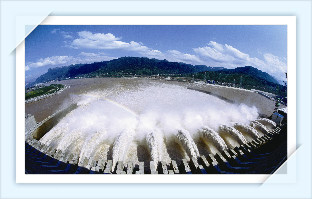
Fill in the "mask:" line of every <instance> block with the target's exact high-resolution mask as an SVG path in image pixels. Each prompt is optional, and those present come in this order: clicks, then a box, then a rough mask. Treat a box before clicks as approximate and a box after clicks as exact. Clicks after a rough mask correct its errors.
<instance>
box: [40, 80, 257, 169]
mask: <svg viewBox="0 0 312 199" xmlns="http://www.w3.org/2000/svg"><path fill="white" fill-rule="evenodd" d="M73 99H74V100H75V101H76V103H77V105H78V107H77V108H76V109H75V110H73V111H71V112H70V113H69V114H67V115H66V116H65V117H64V118H63V119H62V120H61V121H60V122H59V123H58V124H57V125H56V126H55V127H53V128H52V129H51V130H50V131H49V132H48V133H46V134H45V136H43V137H42V138H41V140H40V142H42V143H44V144H46V145H48V146H52V147H53V148H55V149H58V150H62V151H63V152H65V153H66V154H77V155H78V156H79V157H80V158H79V162H80V163H82V161H83V160H84V159H85V158H89V159H92V160H95V161H97V160H99V159H101V160H107V159H108V158H112V160H113V166H115V165H116V163H117V161H123V162H124V163H126V162H127V161H130V160H134V159H142V157H141V158H139V157H135V156H139V155H140V153H138V152H134V151H133V146H137V145H136V144H138V143H145V145H146V146H147V148H148V150H149V152H150V156H151V157H150V159H151V160H153V161H154V162H155V165H156V166H157V162H158V161H165V162H170V158H171V157H169V156H170V155H169V154H168V152H167V150H168V148H167V147H169V146H168V143H170V141H171V140H172V138H177V139H178V140H179V142H180V143H181V145H182V146H183V148H184V150H185V151H186V152H187V153H188V155H189V156H190V157H198V156H200V155H201V154H200V153H199V150H198V148H197V145H196V143H195V142H194V140H193V137H196V136H197V135H198V132H202V135H203V137H205V139H209V140H211V141H212V142H213V143H214V144H215V145H216V146H217V147H218V150H225V149H227V147H228V146H227V145H226V144H225V142H224V140H223V139H222V138H221V137H220V136H219V134H218V133H217V131H218V129H219V126H222V125H227V126H229V127H227V128H225V127H223V128H222V130H226V132H228V134H229V135H230V136H232V137H234V139H236V140H238V142H239V143H245V142H246V139H245V138H244V137H243V136H242V134H241V133H240V132H239V131H237V130H235V129H234V128H233V127H231V126H233V123H235V122H239V123H243V124H248V123H249V122H250V121H252V120H255V119H256V118H257V117H258V112H257V109H256V108H255V107H248V106H247V105H245V104H231V103H228V102H225V101H223V100H221V99H219V98H217V97H214V96H211V95H208V94H205V93H201V92H198V91H193V90H189V89H186V88H185V87H182V86H176V85H172V84H163V83H156V82H153V83H145V84H142V85H135V86H128V87H127V88H125V87H123V86H120V85H118V86H116V87H112V88H110V89H105V90H98V91H92V92H89V93H85V94H81V95H76V96H74V97H73ZM130 149H131V150H130ZM171 151H172V150H171ZM129 156H131V157H129ZM143 158H144V157H143ZM113 168H114V167H113Z"/></svg>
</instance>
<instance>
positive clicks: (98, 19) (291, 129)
mask: <svg viewBox="0 0 312 199" xmlns="http://www.w3.org/2000/svg"><path fill="white" fill-rule="evenodd" d="M40 25H287V75H288V83H287V86H288V87H287V93H288V126H287V156H288V157H290V155H291V154H292V153H293V152H295V150H296V17H295V16H48V17H47V18H46V19H45V20H44V21H43V22H42V23H41V24H40ZM21 68H22V69H23V70H20V69H21ZM24 99H25V40H24V41H23V42H22V43H21V44H20V45H19V46H18V47H17V48H16V183H263V182H265V180H266V179H267V178H268V177H270V175H267V174H226V175H220V174H209V175H183V174H181V175H105V176H103V175H74V174H25V100H24ZM288 172H289V171H288ZM273 175H274V174H273ZM277 175H287V174H277ZM281 183H282V182H281Z"/></svg>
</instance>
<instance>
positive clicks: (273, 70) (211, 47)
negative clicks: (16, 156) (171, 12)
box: [25, 25, 287, 82]
mask: <svg viewBox="0 0 312 199" xmlns="http://www.w3.org/2000/svg"><path fill="white" fill-rule="evenodd" d="M25 45H26V52H25V53H26V57H25V59H26V60H25V61H26V67H25V72H26V82H27V81H34V80H35V78H37V77H38V76H40V75H41V74H43V73H45V72H47V70H48V69H49V68H55V67H61V66H67V65H71V64H79V63H92V62H98V61H108V60H112V59H116V58H119V57H124V56H134V57H148V58H156V59H167V60H168V61H176V62H184V63H188V64H193V65H207V66H211V67H225V68H236V67H243V66H253V67H255V68H258V69H259V70H262V71H264V72H267V73H269V74H270V75H272V76H273V77H275V78H276V79H277V80H278V81H280V82H282V81H284V80H285V72H287V26H286V25H169V26H167V25H89V26H84V25H63V26H59V25H39V26H38V27H37V28H36V29H35V30H34V31H33V32H31V33H30V34H29V35H28V37H27V38H26V41H25Z"/></svg>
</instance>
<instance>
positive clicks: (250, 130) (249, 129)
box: [234, 123, 260, 139]
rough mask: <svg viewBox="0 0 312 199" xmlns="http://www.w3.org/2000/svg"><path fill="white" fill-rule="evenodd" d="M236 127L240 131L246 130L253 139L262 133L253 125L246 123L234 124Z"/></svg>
mask: <svg viewBox="0 0 312 199" xmlns="http://www.w3.org/2000/svg"><path fill="white" fill-rule="evenodd" d="M234 128H235V129H237V130H238V131H240V132H246V133H248V134H249V135H250V136H251V137H252V138H253V139H257V138H259V137H260V134H259V133H258V132H257V130H256V129H254V128H253V127H251V126H248V125H245V124H239V123H236V124H235V125H234Z"/></svg>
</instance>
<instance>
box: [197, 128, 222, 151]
mask: <svg viewBox="0 0 312 199" xmlns="http://www.w3.org/2000/svg"><path fill="white" fill-rule="evenodd" d="M199 132H200V133H201V134H202V136H203V137H204V138H206V139H208V140H210V141H211V142H213V143H214V144H215V145H216V147H217V149H218V150H219V151H224V150H227V149H228V147H227V145H226V144H225V142H224V140H223V139H222V138H221V136H220V135H219V134H218V133H217V132H216V131H214V130H213V129H211V128H209V127H204V128H202V129H201V130H200V131H199Z"/></svg>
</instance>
